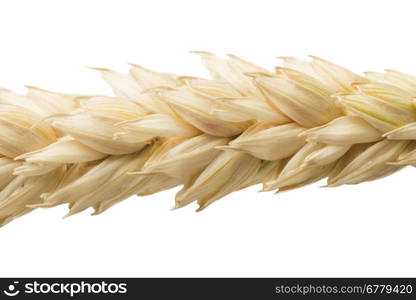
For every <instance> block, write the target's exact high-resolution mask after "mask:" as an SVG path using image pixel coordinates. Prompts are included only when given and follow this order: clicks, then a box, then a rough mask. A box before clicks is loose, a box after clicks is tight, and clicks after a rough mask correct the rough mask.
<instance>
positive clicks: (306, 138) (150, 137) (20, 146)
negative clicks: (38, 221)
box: [0, 52, 416, 225]
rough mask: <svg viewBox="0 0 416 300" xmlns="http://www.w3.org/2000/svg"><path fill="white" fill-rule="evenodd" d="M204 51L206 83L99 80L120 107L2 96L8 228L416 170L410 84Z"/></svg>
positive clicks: (2, 218) (406, 79) (42, 94)
mask: <svg viewBox="0 0 416 300" xmlns="http://www.w3.org/2000/svg"><path fill="white" fill-rule="evenodd" d="M196 53H197V54H199V55H200V56H201V59H202V62H203V64H204V65H205V66H206V67H207V69H208V70H209V72H210V74H211V77H212V78H211V79H203V78H196V77H189V76H174V75H170V74H165V73H158V72H155V71H152V70H148V69H146V68H144V67H141V66H138V65H132V66H131V69H130V73H129V74H121V73H117V72H115V71H112V70H109V69H97V70H98V71H99V72H101V74H102V77H103V78H104V80H105V81H106V82H107V83H108V84H110V85H111V87H112V89H113V91H114V96H112V97H109V96H84V95H75V94H60V93H55V92H50V91H46V90H42V89H39V88H36V87H30V86H29V87H27V88H28V91H27V93H26V94H25V95H21V94H17V93H14V92H12V91H9V90H6V89H2V90H0V155H1V157H0V189H1V193H0V225H5V224H6V223H8V222H10V221H11V220H13V219H15V218H16V217H18V216H21V215H23V214H26V213H28V212H30V211H31V210H33V209H35V208H40V207H52V206H56V205H60V204H65V203H67V204H68V205H69V208H70V210H69V213H68V215H72V214H75V213H78V212H81V211H83V210H85V209H87V208H89V207H92V208H94V210H95V212H94V214H99V213H102V212H103V211H105V210H106V209H108V208H109V207H111V206H113V205H115V204H117V203H118V202H120V201H122V200H123V199H126V198H127V197H129V196H131V195H134V194H137V195H139V196H142V195H149V194H153V193H157V192H159V191H162V190H166V189H170V188H172V187H175V186H182V189H181V190H180V191H179V192H178V193H177V195H176V199H175V200H176V201H175V206H174V208H179V207H182V206H185V205H187V204H189V203H191V202H194V201H196V202H197V203H198V205H199V208H198V210H201V209H204V208H205V207H207V206H208V205H210V204H211V203H213V202H214V201H216V200H218V199H220V198H222V197H224V196H225V195H227V194H229V193H232V192H234V191H237V190H240V189H243V188H245V187H248V186H251V185H255V184H262V185H263V191H273V190H275V191H283V190H289V189H293V188H296V187H300V186H303V185H306V184H309V183H312V182H315V181H317V180H320V179H322V178H325V177H328V186H339V185H342V184H357V183H360V182H363V181H369V180H374V179H377V178H380V177H383V176H386V175H389V174H391V173H393V172H395V171H397V170H399V169H400V168H402V167H404V166H406V165H415V164H416V142H414V141H413V140H416V106H415V103H414V96H415V95H416V77H414V76H412V75H409V74H404V73H401V72H398V71H394V70H386V72H385V73H375V72H368V73H365V75H364V76H360V75H357V74H355V73H353V72H351V71H349V70H347V69H344V68H342V67H340V66H338V65H335V64H333V63H330V62H328V61H325V60H323V59H320V58H317V57H312V58H311V61H303V60H300V59H297V58H293V57H283V58H282V59H283V63H284V64H283V66H281V67H277V68H276V69H275V70H274V71H273V72H272V71H269V70H267V69H264V68H261V67H259V66H256V65H254V64H251V63H249V62H247V61H244V60H242V59H240V58H238V57H236V56H234V55H229V56H228V57H227V58H220V57H218V56H216V55H213V54H211V53H208V52H196Z"/></svg>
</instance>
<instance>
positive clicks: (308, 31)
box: [0, 0, 416, 277]
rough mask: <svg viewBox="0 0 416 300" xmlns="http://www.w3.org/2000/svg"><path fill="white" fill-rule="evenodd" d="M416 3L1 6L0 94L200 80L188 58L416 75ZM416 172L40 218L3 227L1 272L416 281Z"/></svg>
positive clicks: (57, 211) (163, 197) (133, 202)
mask: <svg viewBox="0 0 416 300" xmlns="http://www.w3.org/2000/svg"><path fill="white" fill-rule="evenodd" d="M415 10H416V4H415V2H414V1H398V0H395V1H351V0H348V1H316V0H315V1H293V0H291V1H260V0H256V1H242V0H240V1H224V0H222V1H213V0H209V1H208V0H207V1H156V0H152V1H120V0H117V1H103V0H101V1H74V0H72V1H41V0H38V1H1V2H0V14H1V17H0V85H1V86H3V87H8V88H11V89H15V90H18V91H24V89H23V86H24V85H25V84H30V85H35V86H40V87H43V88H46V89H51V90H56V91H62V92H76V93H110V89H109V88H108V87H107V86H106V85H105V84H104V82H102V81H101V80H100V79H99V74H97V73H96V72H94V71H92V70H89V69H86V68H85V67H86V66H98V67H109V68H114V69H118V70H121V71H127V69H128V66H127V63H128V62H136V63H139V64H142V65H144V66H147V67H149V68H153V69H156V70H160V71H169V72H175V73H179V74H187V75H202V76H203V75H206V72H205V71H204V70H203V68H202V66H201V65H200V62H199V59H198V58H197V57H196V56H195V55H192V54H189V53H188V51H190V50H208V51H212V52H216V53H219V54H226V53H234V54H237V55H239V56H241V57H243V58H246V59H248V60H251V61H253V62H255V63H258V64H260V65H263V66H266V67H270V68H272V67H273V66H274V65H276V64H278V63H279V62H278V60H277V59H276V58H275V57H276V56H284V55H291V56H300V57H306V55H308V54H314V55H318V56H322V57H324V58H327V59H329V60H332V61H334V62H336V63H339V64H341V65H344V66H346V67H349V68H351V69H352V70H354V71H357V72H361V71H366V70H375V71H381V70H383V69H384V68H395V69H400V70H402V71H408V72H412V71H413V72H414V73H416V42H415V28H416V17H415ZM415 179H416V172H415V171H414V170H413V169H410V168H408V169H405V170H403V171H401V172H399V173H397V174H394V175H392V176H391V177H389V178H385V179H382V180H379V181H376V182H370V183H365V184H361V185H358V186H345V187H339V188H336V189H322V188H318V186H319V184H315V185H313V186H308V187H305V188H302V189H299V190H296V191H293V192H287V193H282V194H278V195H273V193H257V192H256V191H257V190H258V189H259V187H254V188H250V189H247V190H244V191H240V192H237V193H234V194H232V195H230V196H228V197H226V198H225V199H223V200H221V201H218V202H217V203H215V204H214V205H212V206H211V207H209V208H208V209H207V210H205V211H203V212H200V213H195V212H194V210H195V209H196V206H195V205H190V206H188V207H186V208H183V209H181V210H177V211H170V210H169V209H170V207H171V206H172V205H173V202H174V200H173V199H174V193H175V191H174V190H170V191H167V192H163V193H160V194H157V195H153V196H149V197H145V198H137V197H135V198H132V199H129V200H127V201H125V202H123V203H121V204H119V205H117V206H116V207H114V208H112V209H111V210H109V211H108V212H106V213H104V214H102V215H100V216H96V217H89V213H90V212H88V213H82V214H80V215H76V216H74V217H71V218H68V219H65V220H62V219H61V216H63V215H64V214H65V213H66V207H64V206H60V207H56V208H52V209H44V210H37V211H35V212H32V213H31V214H29V215H27V216H25V217H23V218H21V219H18V220H16V221H14V222H12V223H10V224H9V225H7V226H6V227H4V228H2V229H0V240H1V247H0V276H283V277H285V276H416V260H415V252H416V243H415V229H416V218H415V210H416V195H415V193H414V191H415V182H416V180H415Z"/></svg>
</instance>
